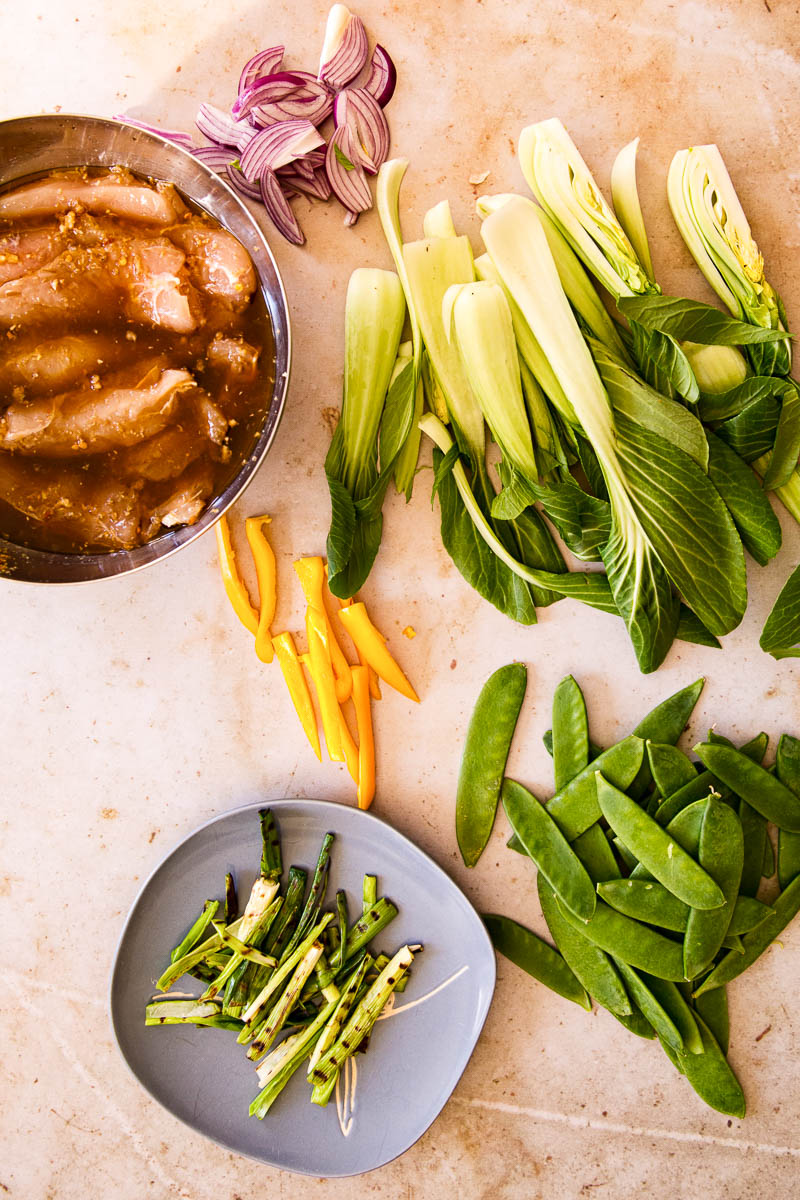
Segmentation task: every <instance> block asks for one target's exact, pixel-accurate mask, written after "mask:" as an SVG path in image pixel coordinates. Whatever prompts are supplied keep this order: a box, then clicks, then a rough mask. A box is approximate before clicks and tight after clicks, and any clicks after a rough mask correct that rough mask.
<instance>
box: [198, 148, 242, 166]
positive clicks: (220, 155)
mask: <svg viewBox="0 0 800 1200" xmlns="http://www.w3.org/2000/svg"><path fill="white" fill-rule="evenodd" d="M192 154H193V155H194V157H195V158H197V159H199V160H200V162H201V163H205V165H206V166H207V167H210V168H211V170H212V171H217V172H222V171H224V170H225V168H226V167H227V165H228V163H231V162H233V159H234V157H235V156H234V152H233V150H232V149H231V147H230V146H193V147H192Z"/></svg>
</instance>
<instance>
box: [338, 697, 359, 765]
mask: <svg viewBox="0 0 800 1200" xmlns="http://www.w3.org/2000/svg"><path fill="white" fill-rule="evenodd" d="M339 718H340V720H339V728H340V730H341V734H342V750H343V751H344V761H345V762H346V763H347V770H348V771H349V772H350V778H351V779H352V781H353V783H355V784H357V783H358V779H359V752H358V746H357V745H356V743H355V740H354V738H353V735H352V733H351V732H350V726H349V725H348V724H347V720H346V719H345V715H344V713H343V712H342V710H341V708H340V709H339Z"/></svg>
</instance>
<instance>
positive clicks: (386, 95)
mask: <svg viewBox="0 0 800 1200" xmlns="http://www.w3.org/2000/svg"><path fill="white" fill-rule="evenodd" d="M396 86H397V71H396V69H395V65H394V63H393V62H392V60H391V58H390V57H389V55H388V54H387V52H386V51H385V50H384V48H383V46H376V47H375V49H374V50H373V51H372V61H371V62H370V67H369V78H368V79H367V82H366V83H365V84H364V89H365V91H367V92H369V94H370V95H371V96H374V97H375V99H376V100H377V101H378V104H380V106H381V108H383V107H384V105H386V104H388V103H389V101H390V100H391V98H392V96H393V95H394V89H395V87H396Z"/></svg>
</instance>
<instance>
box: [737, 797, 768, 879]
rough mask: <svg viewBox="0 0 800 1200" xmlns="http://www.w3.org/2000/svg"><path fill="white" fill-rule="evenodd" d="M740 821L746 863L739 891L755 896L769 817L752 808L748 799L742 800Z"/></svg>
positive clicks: (743, 867) (762, 862)
mask: <svg viewBox="0 0 800 1200" xmlns="http://www.w3.org/2000/svg"><path fill="white" fill-rule="evenodd" d="M739 821H740V822H741V826H742V834H743V835H744V864H743V866H742V880H741V883H740V884H739V891H740V892H741V893H742V895H744V896H755V894H756V892H757V891H758V889H759V887H760V886H761V872H762V870H763V867H764V851H765V848H766V842H767V838H768V837H769V834H768V833H767V819H766V817H762V815H761V813H758V812H756V810H755V809H754V808H751V806H750V805H749V804H748V803H747V801H746V800H740V801H739Z"/></svg>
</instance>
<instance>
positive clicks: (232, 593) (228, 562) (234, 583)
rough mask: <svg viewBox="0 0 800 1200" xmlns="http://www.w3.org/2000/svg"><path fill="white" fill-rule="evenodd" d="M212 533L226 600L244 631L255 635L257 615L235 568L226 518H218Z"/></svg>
mask: <svg viewBox="0 0 800 1200" xmlns="http://www.w3.org/2000/svg"><path fill="white" fill-rule="evenodd" d="M214 531H215V533H216V535H217V554H218V555H219V569H220V571H221V573H222V582H223V583H224V584H225V591H226V593H227V596H228V599H229V600H230V602H231V605H232V606H233V611H234V612H235V613H236V615H237V617H238V618H239V620H240V621H241V622H242V624H243V625H244V627H245V629H249V631H250V632H251V633H252V634H253V635H255V634H256V633H257V631H258V613H257V612H256V610H255V609H254V608H253V605H252V604H251V603H250V597H249V595H248V593H247V588H246V587H245V583H244V580H243V579H242V577H241V575H240V574H239V568H238V567H237V566H236V554H235V553H234V549H233V546H232V545H231V531H230V528H229V527H228V520H227V517H220V519H219V520H218V521H217V523H216V525H215V526H214Z"/></svg>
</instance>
